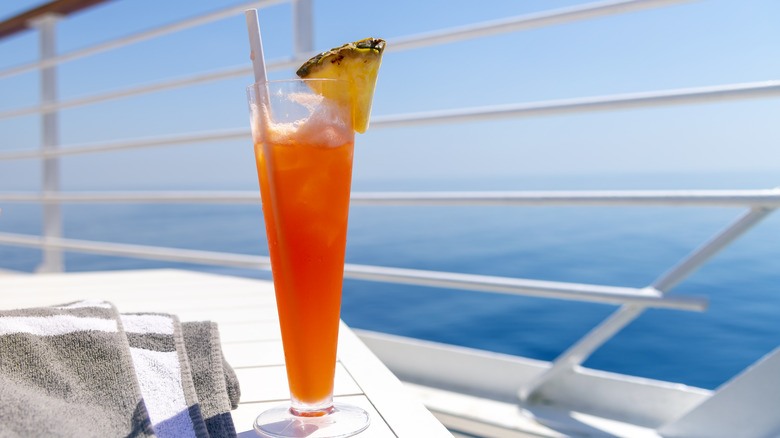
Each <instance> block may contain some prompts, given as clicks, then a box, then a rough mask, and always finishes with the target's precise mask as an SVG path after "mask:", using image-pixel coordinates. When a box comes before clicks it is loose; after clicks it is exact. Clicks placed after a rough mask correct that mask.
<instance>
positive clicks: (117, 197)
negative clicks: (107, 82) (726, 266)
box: [0, 188, 780, 208]
mask: <svg viewBox="0 0 780 438" xmlns="http://www.w3.org/2000/svg"><path fill="white" fill-rule="evenodd" d="M0 201H2V202H33V203H46V202H57V203H165V204H174V203H178V204H194V203H208V204H257V203H259V202H260V193H259V191H258V190H247V191H153V192H114V191H105V192H72V193H68V192H58V193H39V192H38V193H31V192H16V193H14V192H0ZM351 205H354V206H562V207H585V206H656V207H658V206H669V207H752V208H778V207H780V188H775V189H767V190H623V191H601V190H582V191H501V192H478V191H466V192H354V193H352V197H351Z"/></svg>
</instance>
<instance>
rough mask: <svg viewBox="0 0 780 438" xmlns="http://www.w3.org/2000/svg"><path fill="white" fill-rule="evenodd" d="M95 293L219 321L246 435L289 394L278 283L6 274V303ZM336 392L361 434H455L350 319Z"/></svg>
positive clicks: (369, 437) (0, 285)
mask: <svg viewBox="0 0 780 438" xmlns="http://www.w3.org/2000/svg"><path fill="white" fill-rule="evenodd" d="M89 298H97V299H104V300H108V301H111V302H112V303H114V304H115V305H116V306H117V307H118V308H119V310H120V312H139V311H155V312H166V313H174V314H176V315H178V316H179V318H180V319H181V320H182V321H198V320H210V321H215V322H217V323H218V324H219V329H220V336H221V339H222V347H223V351H224V354H225V358H226V359H227V361H228V362H229V363H230V364H231V365H232V366H233V367H234V368H235V370H236V374H237V376H238V378H239V381H240V384H241V393H242V394H241V404H240V406H239V408H238V409H236V410H235V411H233V413H232V414H233V419H234V422H235V424H236V429H237V431H238V432H239V437H243V438H248V437H254V436H256V435H255V433H254V431H253V430H252V423H253V421H254V418H255V417H256V416H257V414H258V413H260V412H261V411H262V410H264V409H266V408H268V407H271V406H275V405H278V404H282V403H286V402H287V401H288V399H289V393H288V389H287V380H286V375H285V371H284V356H283V353H282V345H281V337H280V332H279V324H278V319H277V316H276V307H275V305H276V304H275V300H274V295H273V284H272V283H271V282H268V281H262V280H253V279H246V278H237V277H229V276H221V275H214V274H205V273H197V272H190V271H181V270H148V271H105V272H89V273H67V274H37V275H9V276H2V277H0V308H3V309H12V308H22V307H33V306H48V305H55V304H61V303H66V302H69V301H75V300H80V299H89ZM335 396H336V399H337V400H342V401H347V402H350V403H353V404H357V405H359V406H361V407H363V408H364V409H366V410H367V411H368V412H369V414H370V415H371V425H370V426H369V428H368V429H367V430H366V431H365V432H363V433H361V434H360V435H358V436H359V437H361V438H393V437H397V438H406V437H409V438H418V437H430V438H436V437H448V438H451V437H452V435H451V434H450V433H449V432H448V431H447V430H446V429H445V428H444V426H442V425H441V423H439V422H438V421H437V420H436V419H435V418H434V417H433V415H432V414H431V413H430V412H429V411H428V410H427V409H426V408H425V407H424V406H423V405H422V403H421V402H420V401H419V400H417V399H416V398H415V396H414V395H412V393H411V392H409V391H408V390H406V389H405V388H404V387H403V386H402V384H401V382H400V381H399V380H398V379H397V378H396V377H395V376H394V375H393V374H392V373H391V372H390V371H389V370H388V369H387V368H386V367H385V366H384V365H383V364H382V362H380V361H379V359H377V358H376V356H374V355H373V353H371V351H370V350H369V349H368V348H367V347H366V346H365V345H364V344H363V343H362V342H361V341H360V340H359V339H358V337H357V336H356V335H355V334H354V333H353V332H352V331H351V330H350V329H349V328H348V327H347V326H346V325H342V328H341V331H340V336H339V362H338V366H337V371H336V385H335Z"/></svg>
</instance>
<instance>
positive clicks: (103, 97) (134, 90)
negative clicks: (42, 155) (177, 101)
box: [0, 0, 694, 119]
mask: <svg viewBox="0 0 780 438" xmlns="http://www.w3.org/2000/svg"><path fill="white" fill-rule="evenodd" d="M286 1H294V0H266V1H261V2H251V3H249V4H246V5H242V6H236V7H232V8H229V9H226V10H224V11H218V12H214V13H210V14H206V15H203V16H200V17H196V18H193V19H189V20H184V21H182V22H179V23H174V24H172V25H168V26H163V27H161V28H159V29H156V30H152V31H148V32H143V33H140V34H137V35H133V36H130V37H125V38H121V39H118V40H115V41H111V42H108V43H104V44H102V45H98V46H94V47H92V48H88V49H84V50H81V51H79V52H73V53H71V54H66V55H60V56H56V57H53V58H51V59H48V60H45V61H39V62H36V63H32V64H29V65H25V66H21V67H17V68H15V69H11V70H6V71H3V72H0V79H1V78H3V77H7V76H10V75H11V74H18V73H21V72H24V71H29V70H32V69H35V68H44V67H50V66H53V65H57V64H59V63H61V62H65V61H70V60H72V59H77V58H81V57H84V56H88V55H91V54H94V53H99V52H102V51H105V50H110V49H113V48H117V47H121V46H124V45H127V44H132V43H135V42H138V41H143V40H146V39H149V38H153V37H156V36H160V35H164V34H167V33H171V32H175V31H178V30H183V29H186V28H188V27H192V26H196V25H199V24H204V23H207V22H210V21H214V20H218V19H221V18H226V17H229V16H231V15H234V14H236V13H238V12H237V11H243V9H245V8H246V7H248V6H252V5H258V6H259V7H266V6H270V5H273V4H276V3H282V2H286ZM690 1H694V0H620V1H614V0H610V1H602V2H595V3H591V4H585V5H580V6H575V7H570V8H562V9H557V10H553V11H546V12H539V13H535V14H528V15H522V16H519V17H513V18H509V19H502V20H496V21H489V22H486V23H480V24H476V25H470V26H464V27H458V28H455V29H445V30H442V31H437V32H435V33H433V34H431V33H425V34H419V35H411V36H408V37H403V38H398V39H396V40H391V41H390V44H388V47H390V48H393V47H395V48H394V49H393V50H407V49H411V48H414V47H422V46H429V45H433V44H442V43H444V42H452V41H458V40H462V39H469V38H477V37H481V36H487V35H495V34H500V33H507V32H516V31H521V30H526V29H530V28H534V27H541V26H550V25H555V24H561V23H564V22H571V21H576V20H584V19H593V18H598V17H601V16H606V15H612V14H617V13H625V12H632V11H635V10H640V9H647V8H651V7H660V6H668V5H672V4H675V3H683V2H690ZM313 54H314V53H305V54H298V56H295V57H289V58H285V59H279V60H270V61H269V62H268V65H267V68H268V70H269V71H275V70H281V69H285V68H297V67H298V66H300V64H301V63H303V62H304V61H306V60H307V59H309V57H310V56H312V55H313ZM9 71H10V73H9ZM251 72H252V69H251V67H250V66H241V67H232V68H227V69H224V70H221V71H216V72H207V73H201V74H197V75H192V76H186V77H180V78H174V79H169V80H163V81H159V82H155V83H152V84H147V85H142V86H137V87H129V88H125V89H120V90H114V91H110V92H108V93H103V94H97V95H93V96H86V97H82V98H77V99H71V100H67V101H62V102H57V103H52V104H48V105H38V106H33V107H27V108H19V109H14V110H8V111H4V112H0V119H5V118H11V117H21V116H27V115H33V114H39V113H43V112H51V111H57V110H61V109H66V108H74V107H78V106H84V105H91V104H95V103H99V102H105V101H109V100H115V99H121V98H126V97H130V96H138V95H141V94H147V93H152V92H158V91H163V90H169V89H173V88H181V87H186V86H192V85H196V84H201V83H206V82H212V81H217V80H222V79H228V78H233V77H240V76H249V75H250V74H251Z"/></svg>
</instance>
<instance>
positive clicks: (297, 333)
mask: <svg viewBox="0 0 780 438" xmlns="http://www.w3.org/2000/svg"><path fill="white" fill-rule="evenodd" d="M342 82H343V81H337V80H331V79H307V80H302V79H298V80H289V81H271V82H266V83H262V84H255V85H253V86H250V87H249V88H248V99H249V105H250V115H251V123H252V136H253V139H254V145H255V156H256V160H257V173H258V178H259V181H260V192H261V197H262V204H263V215H264V218H265V225H266V234H267V238H268V247H269V251H270V256H271V265H272V271H273V281H274V288H275V290H276V301H277V308H278V313H279V321H280V326H281V331H282V342H283V344H284V355H285V365H286V368H287V377H288V380H289V387H290V395H291V399H292V403H291V406H284V407H280V408H277V409H274V410H271V411H267V412H265V413H263V414H261V415H260V417H258V419H257V421H256V422H255V429H256V430H257V431H258V433H260V434H262V435H266V436H271V437H287V436H307V437H320V436H321V437H335V436H349V435H352V434H354V433H357V432H359V431H360V430H363V429H365V427H366V426H367V425H368V416H367V414H366V412H365V411H363V410H362V409H359V408H355V407H345V406H341V405H338V404H337V405H334V404H333V380H334V374H335V366H336V346H337V341H338V328H339V312H340V306H341V287H342V281H343V275H344V252H345V247H346V239H347V217H348V212H349V197H350V186H351V176H352V156H353V148H354V138H355V132H354V129H353V125H352V110H351V108H350V105H349V104H348V102H346V101H344V100H341V101H337V100H333V99H329V98H326V97H324V96H323V95H322V94H320V92H318V91H317V90H319V91H322V90H323V89H324V88H327V90H328V93H327V94H329V95H332V93H336V94H339V87H344V88H345V91H344V92H345V93H346V87H347V84H346V83H342ZM353 423H354V424H353Z"/></svg>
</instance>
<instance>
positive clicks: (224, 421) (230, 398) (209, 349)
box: [182, 321, 241, 438]
mask: <svg viewBox="0 0 780 438" xmlns="http://www.w3.org/2000/svg"><path fill="white" fill-rule="evenodd" d="M182 331H183V332H184V343H185V345H186V346H187V357H188V358H189V363H190V366H191V368H192V377H193V381H194V383H195V390H196V392H197V394H198V400H199V401H200V409H201V412H202V413H203V417H204V419H205V422H206V428H207V429H208V433H209V436H210V437H211V438H223V437H224V438H227V437H233V436H236V430H235V427H234V425H233V417H231V415H230V411H231V409H235V408H237V407H238V398H239V396H240V393H241V392H240V390H239V387H238V379H236V375H235V373H234V372H233V368H231V367H230V366H229V365H227V362H225V360H224V358H223V357H222V348H221V346H220V343H219V330H218V329H217V324H215V323H213V322H209V321H203V322H185V323H184V324H183V325H182Z"/></svg>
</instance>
